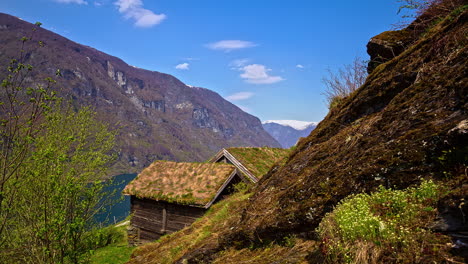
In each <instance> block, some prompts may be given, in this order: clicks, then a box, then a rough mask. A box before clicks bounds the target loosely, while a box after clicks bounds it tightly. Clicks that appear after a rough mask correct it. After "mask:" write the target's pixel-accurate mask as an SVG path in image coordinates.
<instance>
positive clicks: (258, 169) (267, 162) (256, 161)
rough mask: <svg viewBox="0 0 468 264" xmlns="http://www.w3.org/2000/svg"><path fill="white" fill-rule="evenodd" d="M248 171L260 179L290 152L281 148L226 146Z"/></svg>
mask: <svg viewBox="0 0 468 264" xmlns="http://www.w3.org/2000/svg"><path fill="white" fill-rule="evenodd" d="M226 150H227V151H229V153H231V155H233V156H234V157H235V158H236V159H237V160H238V161H239V162H240V163H242V165H244V167H246V168H247V169H248V170H249V171H250V173H252V174H253V175H254V176H255V177H257V178H258V179H260V178H261V177H262V176H263V175H265V174H266V173H267V172H268V171H269V170H270V168H271V167H273V165H274V164H275V163H277V162H281V161H282V162H284V161H285V160H286V158H287V157H288V155H289V153H290V152H291V150H290V149H282V148H268V147H263V148H227V149H226Z"/></svg>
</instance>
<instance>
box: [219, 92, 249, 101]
mask: <svg viewBox="0 0 468 264" xmlns="http://www.w3.org/2000/svg"><path fill="white" fill-rule="evenodd" d="M253 95H254V93H251V92H239V93H235V94H231V95H229V96H226V100H229V101H239V100H245V99H249V98H250V97H252V96H253Z"/></svg>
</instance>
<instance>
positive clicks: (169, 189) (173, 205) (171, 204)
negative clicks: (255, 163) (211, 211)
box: [123, 161, 248, 244]
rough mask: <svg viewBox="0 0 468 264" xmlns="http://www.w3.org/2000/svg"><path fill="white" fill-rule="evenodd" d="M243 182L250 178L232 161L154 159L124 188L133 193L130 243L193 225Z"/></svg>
mask: <svg viewBox="0 0 468 264" xmlns="http://www.w3.org/2000/svg"><path fill="white" fill-rule="evenodd" d="M240 181H248V180H247V179H245V178H244V176H243V175H242V174H240V173H238V171H237V170H236V167H234V166H233V165H230V164H222V163H182V162H171V161H156V162H154V163H153V164H151V165H150V166H149V167H147V168H146V169H144V170H143V171H142V172H141V173H140V174H139V175H138V176H137V177H136V178H135V179H134V180H133V181H132V182H130V183H129V184H128V185H127V186H126V187H125V189H124V191H123V193H124V194H126V195H130V196H131V198H130V201H131V214H132V218H131V220H130V232H129V238H130V239H129V243H130V244H141V243H145V242H149V241H154V240H156V239H158V238H159V237H160V236H162V235H164V234H167V233H172V232H175V231H178V230H180V229H182V228H184V227H185V226H188V225H190V224H192V223H193V222H194V221H195V220H196V219H197V218H199V217H201V216H202V215H203V214H204V213H205V212H206V210H207V209H208V208H209V207H210V206H211V205H212V204H213V203H214V202H215V201H217V200H219V199H221V197H223V196H224V195H226V194H229V192H231V190H232V188H231V186H232V185H234V184H236V183H238V182H240Z"/></svg>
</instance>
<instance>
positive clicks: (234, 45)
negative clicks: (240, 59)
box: [206, 40, 257, 52]
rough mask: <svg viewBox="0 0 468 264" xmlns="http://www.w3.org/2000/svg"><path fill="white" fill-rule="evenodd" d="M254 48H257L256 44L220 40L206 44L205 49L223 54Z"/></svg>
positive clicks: (243, 41)
mask: <svg viewBox="0 0 468 264" xmlns="http://www.w3.org/2000/svg"><path fill="white" fill-rule="evenodd" d="M255 46H257V44H255V43H253V42H250V41H245V40H221V41H218V42H213V43H209V44H206V47H208V48H210V49H212V50H223V51H225V52H229V51H232V50H237V49H245V48H251V47H255Z"/></svg>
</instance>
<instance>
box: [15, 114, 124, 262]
mask: <svg viewBox="0 0 468 264" xmlns="http://www.w3.org/2000/svg"><path fill="white" fill-rule="evenodd" d="M95 116H96V114H95V113H94V112H93V111H92V110H90V109H89V108H82V109H80V110H78V111H77V112H75V111H72V110H70V109H65V110H63V109H60V108H56V109H54V111H52V112H50V113H48V114H47V115H46V121H45V122H44V124H43V125H42V127H41V133H40V134H39V135H38V136H37V138H36V140H35V145H34V150H33V151H32V154H31V155H30V157H29V158H28V160H27V162H26V163H25V169H24V170H23V171H24V175H23V179H22V181H23V187H22V189H21V193H19V194H18V196H17V199H16V202H17V203H16V206H15V208H16V210H17V212H18V214H19V215H20V217H21V222H20V224H18V227H19V228H18V229H19V230H20V231H21V233H22V234H23V235H24V236H23V237H22V238H21V243H20V244H19V245H17V246H20V248H22V249H24V250H25V251H26V252H24V253H25V254H22V255H23V256H25V258H26V259H25V260H27V261H26V262H31V263H80V262H82V261H83V260H84V257H86V254H87V253H89V250H91V249H93V243H94V240H95V239H94V237H93V233H92V232H91V231H92V230H93V227H94V225H93V224H94V218H93V217H94V215H96V213H97V212H99V210H100V209H101V203H102V202H103V200H102V198H103V196H104V195H105V194H104V193H103V187H104V185H105V182H104V181H103V179H104V177H105V172H106V169H107V168H108V167H109V166H110V162H112V161H113V159H114V157H113V155H112V154H111V151H112V149H113V147H114V138H115V132H111V131H110V129H109V127H108V126H107V125H105V124H102V123H100V122H98V121H97V120H96V117H95ZM28 258H30V259H28Z"/></svg>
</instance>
